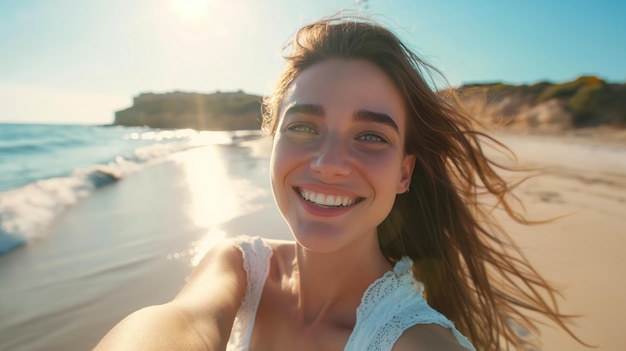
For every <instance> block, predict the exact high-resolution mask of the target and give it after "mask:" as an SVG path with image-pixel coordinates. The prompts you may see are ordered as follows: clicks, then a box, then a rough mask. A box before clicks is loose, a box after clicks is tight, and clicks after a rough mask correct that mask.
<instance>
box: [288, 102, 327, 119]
mask: <svg viewBox="0 0 626 351" xmlns="http://www.w3.org/2000/svg"><path fill="white" fill-rule="evenodd" d="M298 113H301V114H304V115H315V116H320V117H323V116H324V107H322V105H314V104H294V105H291V106H289V108H287V111H285V116H286V115H293V114H298Z"/></svg>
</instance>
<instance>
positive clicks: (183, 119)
mask: <svg viewBox="0 0 626 351" xmlns="http://www.w3.org/2000/svg"><path fill="white" fill-rule="evenodd" d="M262 99H263V98H262V97H261V96H256V95H249V94H245V93H243V92H241V91H239V92H234V93H220V92H217V93H214V94H199V93H187V92H179V91H176V92H172V93H165V94H154V93H144V94H140V95H139V96H137V97H135V98H133V106H131V107H129V108H127V109H124V110H121V111H117V112H115V121H114V122H113V124H114V125H124V126H148V127H152V128H192V129H197V130H245V129H247V130H250V129H259V128H260V126H261V101H262Z"/></svg>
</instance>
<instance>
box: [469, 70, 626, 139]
mask: <svg viewBox="0 0 626 351" xmlns="http://www.w3.org/2000/svg"><path fill="white" fill-rule="evenodd" d="M457 92H458V95H459V97H460V98H461V101H462V102H464V104H465V105H466V106H467V107H468V108H469V110H470V112H471V113H473V114H474V115H476V116H477V117H478V118H479V119H482V120H487V121H490V122H494V123H499V124H505V125H514V126H515V125H517V126H522V127H531V128H532V127H537V128H542V127H545V126H549V127H552V128H553V129H561V130H562V129H568V128H579V127H597V126H604V125H608V126H614V127H621V128H624V127H626V84H614V83H607V82H605V81H604V80H602V79H600V78H598V77H594V76H582V77H580V78H578V79H576V80H574V81H571V82H565V83H558V84H553V83H549V82H540V83H536V84H532V85H508V84H502V83H488V84H468V85H464V86H461V87H460V88H458V89H457Z"/></svg>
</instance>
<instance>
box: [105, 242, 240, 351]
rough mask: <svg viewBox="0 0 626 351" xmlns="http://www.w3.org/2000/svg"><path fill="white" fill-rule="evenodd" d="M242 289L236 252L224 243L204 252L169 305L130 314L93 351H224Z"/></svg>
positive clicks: (151, 307) (231, 244)
mask: <svg viewBox="0 0 626 351" xmlns="http://www.w3.org/2000/svg"><path fill="white" fill-rule="evenodd" d="M245 289H246V273H245V271H244V269H243V258H242V255H241V251H240V250H239V248H237V247H236V244H235V243H233V242H232V241H226V242H225V243H223V244H220V245H218V246H216V247H215V248H214V249H212V250H211V251H210V252H209V253H207V255H206V256H205V257H204V258H203V259H202V261H201V262H200V264H199V265H198V267H196V269H195V270H194V272H193V274H192V275H191V278H190V279H189V282H188V283H187V284H186V285H185V287H184V288H183V289H182V290H181V291H180V293H179V294H178V295H177V296H176V297H175V298H174V300H172V301H171V302H168V303H166V304H163V305H157V306H150V307H146V308H143V309H141V310H139V311H137V312H134V313H132V314H131V315H129V316H128V317H126V318H125V319H124V320H122V321H121V322H120V323H119V324H117V325H116V326H115V327H114V328H113V329H112V330H111V331H110V332H109V333H108V334H107V335H106V336H105V337H104V339H102V341H101V342H100V343H99V344H98V346H96V350H172V349H180V350H211V351H213V350H224V349H225V348H226V343H227V342H228V338H229V336H230V330H231V328H232V325H233V321H234V320H235V315H236V314H237V310H238V309H239V305H240V304H241V300H242V299H243V296H244V293H245Z"/></svg>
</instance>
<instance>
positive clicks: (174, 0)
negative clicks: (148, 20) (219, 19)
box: [170, 0, 212, 21]
mask: <svg viewBox="0 0 626 351" xmlns="http://www.w3.org/2000/svg"><path fill="white" fill-rule="evenodd" d="M211 2H212V1H211V0H170V8H171V10H172V12H173V13H174V14H175V15H176V16H177V17H179V18H180V19H182V20H191V21H194V20H200V19H204V18H206V17H208V15H209V13H210V10H211V5H212V4H211Z"/></svg>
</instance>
